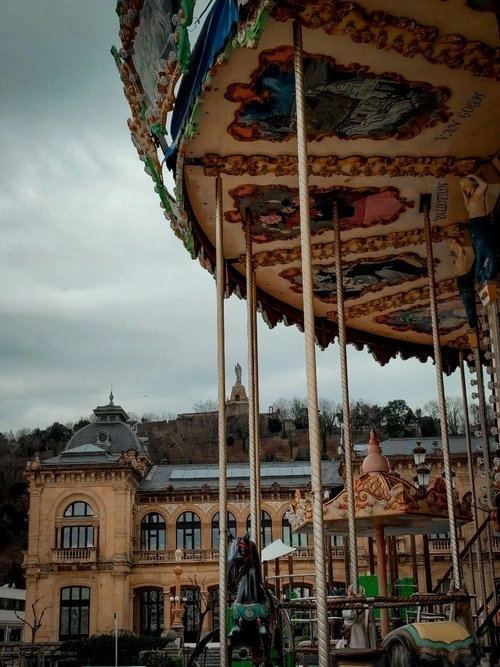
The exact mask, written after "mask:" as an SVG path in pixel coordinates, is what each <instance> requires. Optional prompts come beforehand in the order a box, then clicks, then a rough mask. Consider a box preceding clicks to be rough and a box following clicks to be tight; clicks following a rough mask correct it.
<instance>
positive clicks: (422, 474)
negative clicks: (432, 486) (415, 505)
mask: <svg viewBox="0 0 500 667" xmlns="http://www.w3.org/2000/svg"><path fill="white" fill-rule="evenodd" d="M426 452H427V450H426V448H425V447H423V446H422V443H421V442H418V441H417V444H416V446H415V447H414V448H413V460H414V461H415V466H416V468H417V471H416V473H415V476H414V477H413V481H414V482H415V486H416V487H417V489H419V490H420V491H424V490H425V489H426V488H427V485H428V484H429V476H430V474H431V469H430V468H429V466H428V465H427V464H426V463H425V454H426Z"/></svg>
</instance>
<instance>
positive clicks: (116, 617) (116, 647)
mask: <svg viewBox="0 0 500 667" xmlns="http://www.w3.org/2000/svg"><path fill="white" fill-rule="evenodd" d="M113 618H114V620H115V667H118V616H117V615H116V611H115V612H114V614H113Z"/></svg>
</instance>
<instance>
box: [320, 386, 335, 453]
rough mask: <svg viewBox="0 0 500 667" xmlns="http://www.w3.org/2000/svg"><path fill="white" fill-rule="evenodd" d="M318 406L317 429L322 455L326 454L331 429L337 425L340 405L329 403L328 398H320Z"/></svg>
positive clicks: (331, 433) (331, 432)
mask: <svg viewBox="0 0 500 667" xmlns="http://www.w3.org/2000/svg"><path fill="white" fill-rule="evenodd" d="M318 405H319V427H320V432H321V443H322V444H321V449H322V454H323V455H325V456H326V454H327V439H328V437H331V436H332V435H333V429H334V428H335V426H336V424H337V416H338V413H339V410H340V405H339V404H338V403H334V401H330V400H329V399H328V398H320V399H319V401H318Z"/></svg>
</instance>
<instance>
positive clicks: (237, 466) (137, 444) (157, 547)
mask: <svg viewBox="0 0 500 667" xmlns="http://www.w3.org/2000/svg"><path fill="white" fill-rule="evenodd" d="M94 413H95V415H96V422H95V423H92V424H89V425H87V426H85V427H83V428H82V429H81V430H80V431H78V432H77V433H76V434H75V435H74V436H73V437H72V439H71V440H70V442H69V443H68V445H67V447H66V448H65V450H64V451H63V452H61V454H59V455H58V456H56V457H53V458H50V459H46V460H43V461H40V460H38V459H35V460H34V461H31V462H30V463H28V465H27V470H26V475H27V479H28V481H29V493H30V512H29V538H28V548H27V551H26V555H25V562H24V566H25V570H26V580H27V594H26V609H27V620H28V621H30V620H32V619H31V618H30V614H31V615H32V611H31V609H32V604H33V603H35V609H36V607H37V604H42V602H43V608H45V609H46V611H45V616H44V622H43V624H42V626H41V628H40V629H39V630H38V632H37V634H36V641H37V642H39V641H40V642H41V641H45V642H54V641H60V640H66V639H70V638H77V637H85V636H88V635H91V634H94V633H102V632H109V631H111V630H113V628H114V614H115V613H116V614H117V619H118V625H119V627H120V628H124V629H128V630H132V631H134V632H135V633H138V634H139V633H160V632H162V631H163V630H165V629H167V628H169V627H171V625H172V622H173V615H172V609H171V606H172V602H174V603H175V596H176V595H180V597H181V598H182V599H184V600H185V613H184V616H183V623H184V630H185V639H186V640H191V641H192V640H193V639H194V638H195V636H196V632H197V629H198V621H199V612H200V606H201V608H203V606H204V605H206V604H207V603H210V601H211V600H212V599H213V598H214V596H215V595H216V592H217V586H218V545H219V521H218V518H219V517H218V468H217V466H216V465H207V464H203V465H201V464H198V465H155V464H154V463H153V462H152V461H151V460H150V457H149V455H148V451H147V445H146V443H145V442H144V441H143V440H141V439H140V438H138V437H137V435H136V433H135V432H134V430H133V428H131V426H130V425H129V424H128V416H127V414H126V412H125V411H124V410H123V409H122V408H121V407H120V406H116V405H114V402H113V396H112V395H111V396H110V401H109V404H108V405H105V406H100V407H97V408H96V409H95V410H94ZM423 442H424V445H425V446H426V448H427V454H428V456H427V462H428V463H429V464H430V466H431V475H436V474H441V466H442V456H441V454H440V450H439V446H438V444H439V443H438V442H437V441H435V440H432V442H426V441H425V439H423ZM434 443H435V444H434ZM414 445H415V441H408V440H404V441H388V442H387V443H382V446H383V448H384V453H386V454H387V455H388V456H389V457H390V460H391V463H392V466H393V468H394V469H397V470H398V472H399V473H400V474H401V475H402V476H403V477H406V478H412V477H413V474H414V464H413V456H412V448H413V446H414ZM451 445H452V452H454V454H453V464H454V467H455V469H456V480H457V488H459V489H461V490H463V489H468V488H469V485H470V473H469V471H470V468H469V466H468V464H467V459H466V456H465V448H464V443H463V441H458V440H456V441H455V440H453V439H452V442H451ZM363 455H364V450H363V447H360V448H358V449H357V451H356V458H355V472H356V471H359V465H360V463H361V461H362V458H363ZM475 456H478V455H477V453H476V454H475ZM340 468H341V461H340V460H337V461H332V460H328V461H324V462H323V485H324V488H325V493H326V494H327V493H333V492H334V491H335V490H336V491H338V490H339V487H341V486H342V484H343V481H342V479H341V477H340V472H341V470H340ZM261 473H262V474H261V484H262V543H263V546H266V545H268V544H270V543H271V542H272V541H274V540H276V539H282V540H283V541H284V542H285V543H288V544H291V545H292V546H296V547H297V550H296V552H295V553H294V555H293V559H292V561H291V562H292V564H293V578H292V579H291V581H292V587H293V588H294V589H296V592H297V593H298V594H299V595H308V594H311V593H314V576H313V571H314V564H313V549H312V539H310V538H308V536H307V535H304V534H293V535H292V534H291V531H290V525H289V523H288V519H287V517H286V513H287V511H288V509H289V507H290V504H291V502H292V500H293V498H294V496H295V491H296V489H301V490H302V491H305V490H307V488H308V486H309V483H310V466H309V463H308V462H299V461H292V462H272V463H265V462H262V463H261ZM228 484H229V496H228V510H229V517H228V528H229V531H230V532H231V533H232V534H233V535H241V534H244V533H245V532H246V530H247V528H248V527H249V514H250V509H249V466H248V464H244V463H233V464H230V465H229V468H228ZM481 518H482V517H481ZM472 532H473V530H472V528H471V527H465V528H464V529H463V530H462V533H461V538H460V540H461V544H462V545H464V544H465V542H466V540H467V538H468V536H470V535H471V534H472ZM498 539H500V538H498V537H496V536H494V538H493V547H494V552H495V553H497V552H498V551H499V549H498V547H500V543H497V541H498ZM325 545H326V548H327V554H328V563H329V564H328V581H329V585H330V587H331V588H332V589H337V590H338V588H341V587H342V586H343V584H344V581H345V576H344V572H345V563H344V547H343V536H342V535H333V536H331V538H330V539H329V540H328V539H327V540H325ZM424 547H425V548H424ZM415 549H416V554H417V563H416V565H415V564H414V563H412V544H411V541H410V539H409V538H406V537H403V536H402V537H401V538H397V539H396V540H395V541H394V552H393V556H394V557H395V560H396V562H397V572H396V574H395V575H394V576H396V577H398V578H405V577H406V578H411V577H412V576H413V575H415V574H416V579H417V582H415V584H414V585H415V588H418V589H419V590H425V589H426V588H428V587H429V582H428V577H429V576H430V577H431V579H432V582H431V584H432V585H434V584H435V583H436V581H437V580H438V579H439V577H440V576H441V575H442V574H443V573H444V572H445V571H446V569H447V568H448V566H449V564H450V541H449V536H448V535H447V534H442V535H429V536H427V538H426V545H424V544H423V542H422V538H421V537H417V541H416V547H415V548H414V552H415ZM357 558H358V565H359V573H360V575H362V576H366V575H371V574H373V572H374V561H373V558H374V556H373V549H371V545H370V541H369V540H366V539H360V540H359V548H358V552H357ZM176 559H180V560H176ZM426 563H427V564H428V568H427V569H428V572H426V567H425V566H426ZM289 564H290V561H289V560H288V559H281V562H279V563H270V564H269V566H268V567H266V571H265V574H266V575H267V576H268V582H269V584H270V585H271V586H274V587H275V590H276V589H279V590H277V592H278V593H283V592H285V591H286V589H287V587H289V585H290V578H289V577H288V576H285V577H284V575H286V574H287V573H288V571H289V570H288V567H289ZM278 568H279V569H278ZM429 573H430V574H429ZM277 574H279V575H280V577H281V578H276V575H277ZM37 600H38V601H42V602H40V603H36V601H37ZM216 611H217V605H215V611H214V612H211V613H209V614H207V615H206V617H205V621H204V629H205V630H209V629H211V627H213V626H214V625H215V624H216V623H217V613H216Z"/></svg>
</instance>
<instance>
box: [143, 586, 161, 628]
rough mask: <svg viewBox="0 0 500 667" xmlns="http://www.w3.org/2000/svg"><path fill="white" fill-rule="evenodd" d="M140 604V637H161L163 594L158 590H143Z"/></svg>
mask: <svg viewBox="0 0 500 667" xmlns="http://www.w3.org/2000/svg"><path fill="white" fill-rule="evenodd" d="M139 599H140V604H141V611H140V623H141V635H161V633H162V631H163V592H162V590H161V589H159V588H148V589H143V590H141V591H140V593H139Z"/></svg>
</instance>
